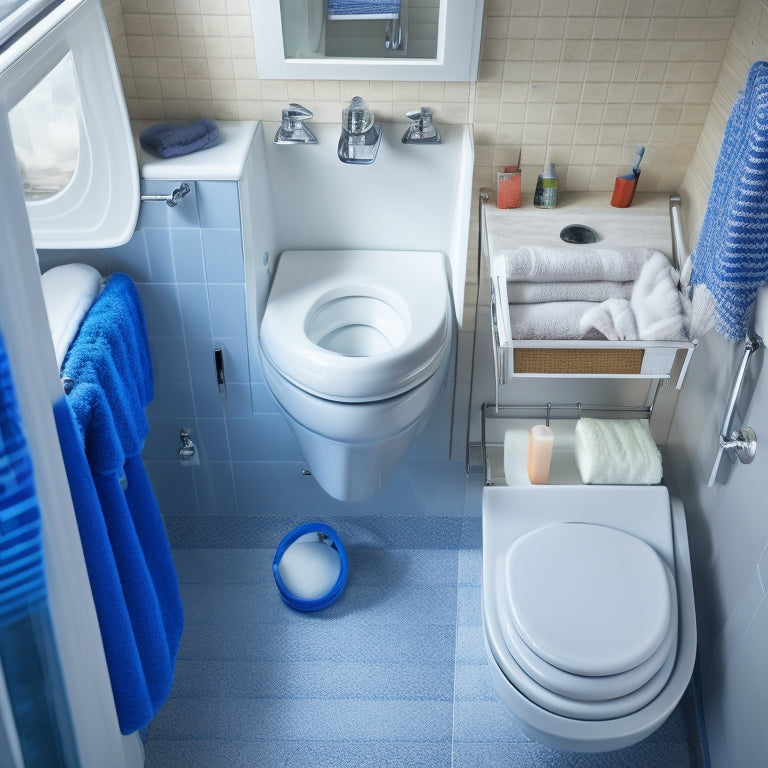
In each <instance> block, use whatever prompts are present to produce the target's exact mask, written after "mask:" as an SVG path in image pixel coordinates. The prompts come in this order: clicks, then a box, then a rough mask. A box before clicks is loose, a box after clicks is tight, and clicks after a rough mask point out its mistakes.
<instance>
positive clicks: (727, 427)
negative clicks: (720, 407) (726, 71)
mask: <svg viewBox="0 0 768 768" xmlns="http://www.w3.org/2000/svg"><path fill="white" fill-rule="evenodd" d="M762 346H763V340H762V338H760V336H758V335H757V334H756V333H751V334H748V335H747V338H746V340H745V341H744V354H743V355H742V358H741V364H740V365H739V369H738V371H737V372H736V377H735V378H734V380H733V384H732V385H731V392H730V394H729V395H728V405H727V406H726V409H725V416H724V418H723V427H722V429H721V430H720V435H719V436H718V446H719V447H718V450H717V458H716V459H715V465H714V467H713V468H712V473H711V474H710V476H709V482H708V483H707V486H708V487H709V488H711V487H712V486H713V485H714V484H715V478H716V476H717V470H718V468H719V466H720V458H721V457H722V455H723V453H727V454H728V455H729V456H730V457H731V459H732V460H735V459H738V460H739V461H740V462H741V463H742V464H749V463H751V461H752V459H754V458H755V453H756V452H757V436H756V435H755V431H754V430H753V429H752V428H750V427H741V429H735V430H731V422H732V421H733V414H734V411H735V410H736V403H738V401H739V395H740V394H741V388H742V387H743V386H744V380H745V378H746V375H747V370H748V368H749V361H750V360H751V359H752V355H754V353H755V352H757V350H758V349H760V347H762Z"/></svg>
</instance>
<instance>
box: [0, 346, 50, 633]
mask: <svg viewBox="0 0 768 768" xmlns="http://www.w3.org/2000/svg"><path fill="white" fill-rule="evenodd" d="M45 597H46V586H45V572H44V569H43V537H42V528H41V523H40V510H39V508H38V506H37V492H36V490H35V480H34V476H33V474H32V462H31V460H30V457H29V453H28V451H27V441H26V439H25V437H24V433H23V432H22V428H21V417H20V414H19V410H18V405H17V403H16V393H15V391H14V388H13V380H12V379H11V369H10V366H9V364H8V357H7V356H6V353H5V346H4V344H3V339H2V337H1V336H0V626H6V625H9V624H13V623H15V622H16V621H18V620H19V619H20V618H21V617H23V616H25V615H27V613H28V611H30V610H31V608H32V606H33V605H35V604H36V603H38V602H39V601H40V600H41V599H44V598H45Z"/></svg>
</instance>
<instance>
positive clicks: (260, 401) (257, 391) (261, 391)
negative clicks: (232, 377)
mask: <svg viewBox="0 0 768 768" xmlns="http://www.w3.org/2000/svg"><path fill="white" fill-rule="evenodd" d="M251 401H252V403H253V412H254V413H279V409H278V407H277V403H276V402H275V398H274V397H272V393H271V392H270V391H269V387H268V386H267V385H266V384H265V383H263V382H254V383H253V384H251Z"/></svg>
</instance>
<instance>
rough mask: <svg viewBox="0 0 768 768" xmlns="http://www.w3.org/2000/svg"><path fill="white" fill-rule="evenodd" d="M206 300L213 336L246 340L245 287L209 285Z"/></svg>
mask: <svg viewBox="0 0 768 768" xmlns="http://www.w3.org/2000/svg"><path fill="white" fill-rule="evenodd" d="M208 300H209V302H210V306H211V322H212V324H213V335H214V336H241V337H243V338H246V336H247V334H246V320H245V286H244V285H209V286H208Z"/></svg>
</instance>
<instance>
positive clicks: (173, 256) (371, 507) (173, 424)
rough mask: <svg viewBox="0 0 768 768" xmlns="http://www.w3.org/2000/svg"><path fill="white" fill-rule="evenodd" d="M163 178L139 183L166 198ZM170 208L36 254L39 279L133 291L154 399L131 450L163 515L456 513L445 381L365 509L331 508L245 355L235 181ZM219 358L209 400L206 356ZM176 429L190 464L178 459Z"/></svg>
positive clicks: (202, 186) (459, 465)
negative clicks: (81, 267)
mask: <svg viewBox="0 0 768 768" xmlns="http://www.w3.org/2000/svg"><path fill="white" fill-rule="evenodd" d="M174 186H178V183H175V184H174V182H171V181H143V182H142V193H143V194H149V195H160V194H166V193H167V192H168V190H169V189H173V188H174ZM192 187H193V189H192V191H191V193H190V194H189V195H187V196H186V197H185V198H184V199H183V200H182V201H181V202H180V204H179V205H178V206H177V207H175V208H170V207H168V206H166V205H164V204H163V203H162V202H144V203H142V205H141V211H140V215H139V221H138V225H137V228H136V232H135V234H134V236H133V238H132V239H131V240H130V241H129V242H128V243H127V244H126V245H124V246H121V247H119V248H112V249H105V250H84V251H72V250H67V251H40V253H39V258H40V267H41V270H42V271H45V270H46V269H49V268H51V267H53V266H56V265H58V264H62V263H69V262H73V261H80V262H84V263H87V264H91V265H92V266H94V267H95V268H96V269H98V270H99V271H100V272H101V273H102V274H103V275H108V274H110V273H112V272H116V271H120V272H125V273H127V274H128V275H130V276H131V277H132V278H133V280H134V281H135V282H136V284H137V287H138V290H139V294H140V296H141V299H142V304H143V306H144V311H145V315H146V320H147V331H148V334H149V339H150V348H151V353H152V361H153V368H154V371H153V372H154V383H155V398H154V400H153V402H152V403H151V405H150V406H149V409H148V415H149V419H150V430H149V437H148V439H147V444H146V447H145V450H144V452H143V457H144V461H145V463H146V465H147V469H148V471H149V474H150V477H151V480H152V485H153V488H154V490H155V493H156V495H157V497H158V501H159V502H160V507H161V509H162V511H163V513H164V514H165V515H184V514H197V513H200V514H224V515H227V514H237V513H241V514H253V515H263V514H286V513H296V512H298V511H301V513H302V514H306V510H311V511H312V513H313V514H316V515H328V514H367V513H373V514H388V513H390V514H391V513H392V512H394V511H398V510H399V511H401V512H403V513H410V514H428V515H449V516H450V515H456V516H461V514H462V513H463V509H464V479H465V478H464V462H463V456H459V457H458V458H457V460H455V461H450V460H449V453H450V444H451V429H452V410H453V376H450V377H449V383H448V385H447V386H446V389H445V392H444V394H443V396H442V398H441V400H440V401H439V403H438V405H437V412H436V414H435V418H433V419H432V420H431V421H430V423H429V424H428V426H427V428H426V429H425V431H424V433H422V435H421V436H420V437H419V438H418V440H417V441H416V443H415V444H414V445H413V446H412V448H411V450H410V452H409V454H408V455H407V457H406V460H405V461H404V462H403V464H402V465H401V467H399V468H398V470H397V472H396V473H395V476H394V478H393V479H392V481H390V483H389V484H388V485H387V487H386V488H385V489H384V490H383V491H382V492H381V493H379V494H378V495H377V496H376V497H374V499H372V500H370V501H369V502H361V503H358V504H343V503H341V502H336V501H335V500H333V499H331V498H330V497H329V496H327V495H326V494H325V493H324V492H323V491H321V490H320V488H319V486H318V485H317V483H316V482H315V480H314V478H312V477H309V476H306V475H304V474H302V470H303V469H305V468H306V465H305V464H304V462H303V459H302V456H301V452H300V451H299V448H298V445H297V443H296V440H295V438H294V437H293V433H292V432H291V430H290V427H289V425H288V422H287V421H286V420H285V418H284V417H283V415H282V414H281V413H280V412H279V411H278V408H277V406H276V404H275V402H274V400H273V399H272V396H271V394H270V393H269V390H268V389H267V386H266V384H265V382H264V379H263V376H262V374H261V367H260V365H259V361H258V356H257V355H255V354H252V352H251V349H252V348H249V339H248V329H247V323H246V283H245V274H244V267H243V243H242V235H241V225H240V213H239V211H240V206H239V198H238V185H237V183H236V182H218V181H204V182H197V183H196V184H195V183H192ZM217 347H220V348H221V349H222V350H223V353H224V368H225V374H226V390H225V392H223V393H221V392H219V388H218V383H217V380H216V373H215V365H214V349H215V348H217ZM183 426H186V427H188V428H190V429H191V431H192V440H193V441H194V442H195V443H196V444H197V447H198V451H199V458H200V463H199V465H197V466H188V465H182V464H181V463H180V462H179V460H178V450H179V447H180V439H179V431H180V429H181V427H183Z"/></svg>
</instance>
